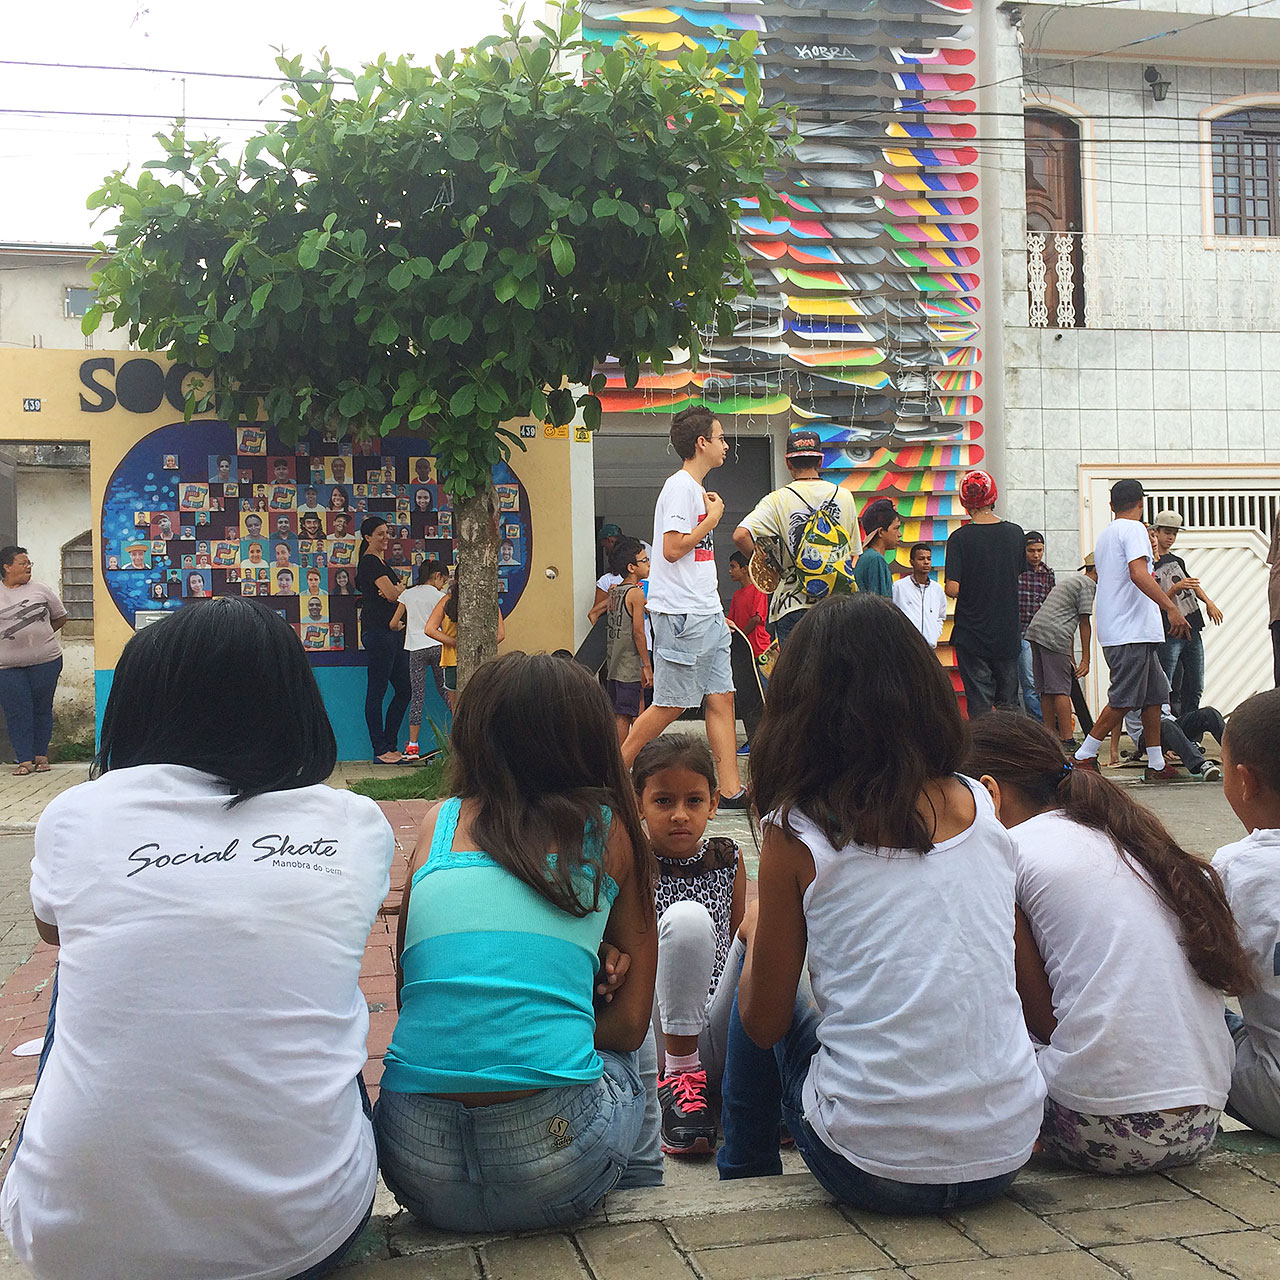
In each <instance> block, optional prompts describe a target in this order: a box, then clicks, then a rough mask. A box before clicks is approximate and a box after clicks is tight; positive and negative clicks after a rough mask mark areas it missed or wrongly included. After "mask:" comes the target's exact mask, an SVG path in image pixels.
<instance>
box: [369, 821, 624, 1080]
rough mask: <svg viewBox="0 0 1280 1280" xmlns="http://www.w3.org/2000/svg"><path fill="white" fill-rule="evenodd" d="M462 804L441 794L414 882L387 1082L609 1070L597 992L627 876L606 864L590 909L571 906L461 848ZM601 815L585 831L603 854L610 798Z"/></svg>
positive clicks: (582, 1076)
mask: <svg viewBox="0 0 1280 1280" xmlns="http://www.w3.org/2000/svg"><path fill="white" fill-rule="evenodd" d="M461 807H462V802H461V801H460V800H459V799H457V798H456V797H455V798H453V799H450V800H446V801H445V802H444V804H443V805H441V807H440V812H439V815H438V816H437V818H436V828H435V834H434V835H433V837H432V840H431V849H430V851H429V852H428V854H427V861H426V862H425V863H424V864H423V865H422V866H421V867H419V868H418V870H417V871H416V872H415V873H414V876H413V881H412V883H411V885H410V889H409V908H408V917H407V919H406V921H405V938H404V952H403V954H402V956H401V959H400V964H401V969H402V971H403V975H404V983H403V987H402V989H401V1011H400V1018H399V1021H398V1022H397V1023H396V1029H395V1033H394V1035H392V1037H391V1045H390V1047H389V1048H388V1049H387V1053H386V1058H385V1061H384V1070H383V1074H382V1088H384V1089H393V1090H395V1091H396V1092H398V1093H496V1092H499V1091H502V1090H507V1089H550V1088H558V1087H560V1086H562V1085H567V1084H581V1083H584V1082H587V1081H591V1080H597V1079H599V1077H600V1076H601V1074H602V1073H603V1070H604V1068H603V1064H602V1063H601V1061H600V1055H599V1054H598V1053H597V1052H596V1048H595V1032H596V1019H595V1011H594V1008H593V1005H592V995H593V992H594V989H595V980H596V971H597V969H598V968H599V954H598V953H599V949H600V940H601V938H602V937H603V935H604V926H605V921H606V920H607V919H608V916H609V909H610V908H611V907H612V906H613V902H614V899H615V898H616V897H617V896H618V886H617V884H616V883H615V882H614V880H613V878H612V877H611V876H609V875H605V876H604V881H603V883H602V884H601V887H600V905H599V907H598V908H597V910H595V911H592V912H590V913H589V914H588V915H586V916H581V917H579V916H572V915H570V914H569V913H568V912H566V911H561V910H560V909H559V908H558V907H556V906H554V905H553V904H552V903H550V902H548V901H547V899H546V898H544V897H542V895H541V894H539V893H537V892H536V891H535V890H534V889H531V888H530V887H529V886H528V885H527V884H525V883H524V881H523V880H520V879H519V878H517V877H516V876H514V875H512V874H511V872H509V871H507V870H506V869H505V868H503V867H501V866H500V865H499V864H498V863H497V862H495V861H494V859H493V858H491V857H490V856H489V855H488V854H487V853H483V852H481V851H479V850H468V851H465V852H464V851H461V850H456V851H455V850H454V849H453V848H452V845H453V837H454V832H455V830H456V828H457V825H458V813H459V810H460V809H461ZM602 818H603V822H602V824H601V826H600V827H598V828H597V827H595V826H594V825H593V827H592V828H591V830H590V831H589V832H588V837H587V838H588V850H591V848H592V846H593V845H594V846H596V848H597V849H598V851H599V858H600V860H601V861H603V856H604V840H605V838H606V837H607V833H608V830H609V823H610V821H611V820H612V815H611V814H610V812H609V810H608V809H605V810H604V811H603V814H602ZM601 874H604V873H603V872H602V873H601ZM589 892H590V887H589V886H587V887H586V888H585V889H584V893H589Z"/></svg>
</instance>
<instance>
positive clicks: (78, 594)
mask: <svg viewBox="0 0 1280 1280" xmlns="http://www.w3.org/2000/svg"><path fill="white" fill-rule="evenodd" d="M59 595H61V597H62V603H63V604H65V605H66V606H67V617H68V618H69V619H72V620H77V621H90V620H92V618H93V540H92V538H91V537H90V534H89V530H88V529H86V530H85V531H84V532H83V533H82V534H81V535H80V536H79V537H78V538H73V539H72V540H71V541H70V542H68V543H66V544H65V545H64V546H63V548H62V590H61V591H60V592H59Z"/></svg>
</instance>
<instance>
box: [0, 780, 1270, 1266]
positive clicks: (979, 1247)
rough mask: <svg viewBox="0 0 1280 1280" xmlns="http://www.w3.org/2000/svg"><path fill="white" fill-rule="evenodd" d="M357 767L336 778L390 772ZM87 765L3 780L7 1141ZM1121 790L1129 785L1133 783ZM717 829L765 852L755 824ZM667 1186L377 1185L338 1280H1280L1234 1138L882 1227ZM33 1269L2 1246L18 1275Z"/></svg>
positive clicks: (1198, 840)
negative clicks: (46, 886)
mask: <svg viewBox="0 0 1280 1280" xmlns="http://www.w3.org/2000/svg"><path fill="white" fill-rule="evenodd" d="M377 768H378V767H377V766H371V765H365V764H363V763H360V764H357V765H353V766H351V767H349V768H347V767H343V768H342V769H340V770H339V773H338V774H337V775H335V777H334V779H333V780H332V781H333V782H334V783H335V785H345V783H346V781H348V780H349V777H355V776H364V775H366V774H370V773H374V772H376V771H377ZM86 772H87V770H86V767H85V766H84V765H64V766H55V767H54V770H53V771H52V772H51V773H50V774H45V775H33V777H31V778H15V779H10V778H9V777H8V775H7V774H0V824H3V823H7V824H10V827H9V829H10V830H11V831H12V830H13V829H14V828H15V827H16V828H17V831H18V832H19V834H10V835H2V834H0V978H3V977H4V976H5V975H8V977H7V980H6V981H4V982H3V986H0V1138H3V1139H4V1141H3V1143H2V1144H0V1149H5V1148H7V1146H8V1145H9V1142H10V1141H11V1140H12V1135H13V1132H14V1131H15V1130H16V1126H17V1124H18V1122H19V1120H20V1119H21V1116H22V1115H23V1114H25V1111H26V1106H27V1103H28V1101H29V1099H30V1096H31V1090H32V1085H33V1084H34V1080H35V1065H36V1060H35V1058H30V1057H28V1058H15V1057H13V1056H12V1053H11V1051H12V1049H13V1047H14V1046H16V1045H17V1044H20V1043H22V1042H23V1041H26V1040H30V1039H33V1038H35V1037H38V1036H39V1035H41V1034H42V1032H43V1030H44V1024H45V1019H46V1016H47V1009H48V987H49V981H50V979H51V977H52V973H53V966H54V961H55V956H56V953H55V951H54V949H53V948H50V947H46V946H44V945H43V944H41V943H39V942H38V940H37V938H36V934H35V929H34V926H33V925H32V924H31V916H30V905H29V900H28V898H27V896H26V889H27V876H28V872H27V864H28V862H29V861H30V857H31V836H30V830H31V827H32V826H33V825H34V822H35V820H36V818H37V817H38V816H39V812H40V810H41V809H42V808H43V806H44V804H46V803H47V802H48V800H49V799H50V798H51V797H52V795H54V794H57V792H58V791H59V790H62V789H64V788H65V787H66V786H70V785H74V783H76V782H79V781H82V780H83V779H84V778H85V776H86ZM1121 780H1123V781H1128V780H1129V779H1128V778H1124V777H1122V779H1121ZM1141 795H1142V799H1143V800H1144V801H1146V802H1147V803H1149V804H1151V805H1152V807H1153V808H1155V809H1156V810H1157V812H1159V813H1160V814H1161V816H1162V817H1163V818H1164V819H1165V821H1166V822H1167V823H1168V824H1169V826H1170V827H1171V828H1172V829H1173V831H1174V833H1175V834H1176V835H1177V836H1178V838H1179V839H1181V840H1182V841H1183V842H1184V843H1185V844H1186V845H1187V846H1188V847H1190V848H1193V849H1195V850H1196V851H1197V852H1200V853H1210V852H1212V851H1213V849H1214V848H1216V847H1217V846H1218V845H1219V844H1221V843H1224V842H1226V841H1228V840H1234V839H1236V838H1238V835H1237V833H1238V827H1237V826H1236V824H1235V820H1234V818H1233V817H1232V816H1231V814H1230V810H1229V809H1228V808H1227V806H1226V804H1225V801H1224V800H1223V797H1222V792H1221V788H1219V787H1210V786H1201V785H1187V786H1181V787H1168V788H1160V789H1159V790H1157V789H1156V788H1155V787H1143V788H1142V792H1141ZM425 807H426V805H425V803H424V802H420V801H417V802H408V801H406V802H396V803H388V804H384V805H383V810H384V812H385V813H386V815H387V818H388V820H389V821H390V822H391V825H392V827H393V828H394V830H395V834H396V841H397V848H398V852H397V858H396V864H395V870H394V872H393V875H392V888H391V893H390V894H389V895H388V898H387V901H386V903H385V904H384V906H383V909H382V912H381V913H380V915H379V919H378V922H377V925H376V926H375V929H374V931H373V934H372V935H371V937H370V939H369V945H368V947H367V949H366V953H365V960H364V965H363V966H362V969H361V987H362V989H363V990H364V994H365V997H366V999H367V1000H368V1003H369V1010H370V1018H369V1020H370V1031H369V1042H368V1048H369V1054H370V1060H369V1064H368V1066H367V1068H366V1071H365V1079H366V1081H367V1083H368V1084H369V1086H370V1092H371V1093H372V1094H373V1096H375V1097H376V1095H377V1084H378V1080H379V1078H380V1077H381V1073H382V1055H383V1054H384V1053H385V1051H386V1045H387V1043H388V1042H389V1040H390V1036H391V1030H392V1027H393V1025H394V1021H395V987H394V977H393V970H392V958H391V957H392V946H393V941H394V929H395V925H396V917H397V913H398V908H399V901H400V893H401V891H402V889H403V883H404V876H405V873H406V871H407V866H408V855H409V853H410V852H411V850H412V848H413V843H414V840H415V837H416V833H417V827H418V824H419V822H420V821H421V816H422V812H423V810H424V809H425ZM715 829H716V831H717V832H720V833H723V834H726V835H733V836H734V837H735V838H736V839H738V840H739V842H740V843H741V844H742V845H743V848H744V851H745V852H746V854H747V860H748V865H749V866H750V867H751V868H752V869H753V870H754V866H755V862H756V854H755V845H754V842H753V840H752V838H751V833H750V824H749V823H748V821H747V819H746V818H745V816H744V815H742V814H737V813H735V814H728V813H726V814H724V815H722V816H721V817H720V818H717V819H716V827H715ZM672 1164H673V1166H674V1167H671V1166H669V1167H668V1172H667V1185H666V1186H665V1187H662V1188H654V1189H648V1190H643V1191H627V1192H618V1193H615V1194H613V1195H610V1196H608V1197H606V1199H605V1202H604V1204H603V1205H602V1206H601V1208H600V1209H598V1210H597V1211H596V1212H595V1214H593V1215H592V1217H591V1218H589V1219H588V1220H586V1221H585V1222H583V1223H581V1224H580V1225H579V1226H578V1227H577V1228H576V1229H575V1230H573V1231H566V1232H560V1231H547V1232H541V1233H528V1234H518V1235H512V1234H495V1235H479V1236H460V1235H454V1234H450V1233H445V1232H437V1231H431V1230H427V1229H425V1228H423V1227H420V1226H418V1225H417V1224H416V1223H414V1222H413V1221H412V1219H410V1218H409V1217H408V1215H407V1214H405V1213H403V1212H400V1211H399V1210H398V1206H397V1205H396V1204H395V1201H394V1200H393V1199H392V1197H391V1196H390V1194H389V1193H388V1192H387V1191H386V1190H385V1188H383V1187H381V1186H380V1187H379V1193H378V1200H377V1202H376V1204H375V1209H374V1217H373V1219H372V1221H371V1222H370V1224H369V1227H368V1229H367V1230H366V1231H365V1233H364V1234H363V1235H362V1237H361V1238H360V1240H359V1241H358V1242H357V1245H356V1247H355V1248H354V1249H353V1251H352V1254H351V1255H350V1257H349V1259H348V1261H347V1263H346V1265H344V1266H343V1267H342V1268H340V1269H339V1271H338V1272H337V1273H336V1275H337V1276H338V1277H339V1278H340V1280H417V1278H419V1277H421V1278H424V1280H693V1278H697V1280H800V1278H801V1277H809V1276H823V1277H827V1276H830V1277H844V1278H845V1280H849V1278H851V1277H883V1278H884V1280H889V1278H890V1277H906V1278H908V1280H1106V1278H1108V1277H1109V1278H1111V1280H1114V1277H1116V1276H1122V1277H1126V1278H1127V1280H1221V1277H1223V1276H1227V1277H1234V1278H1235V1280H1274V1278H1277V1277H1280V1142H1274V1141H1272V1140H1270V1139H1265V1138H1261V1137H1259V1136H1258V1135H1254V1134H1251V1133H1249V1132H1248V1131H1244V1132H1232V1133H1226V1134H1224V1135H1223V1136H1222V1138H1221V1139H1220V1143H1219V1148H1218V1149H1216V1150H1215V1152H1214V1153H1213V1154H1212V1155H1211V1156H1210V1157H1209V1158H1208V1159H1207V1160H1206V1161H1205V1162H1203V1163H1202V1164H1201V1165H1200V1166H1198V1167H1197V1168H1195V1169H1191V1170H1185V1171H1174V1172H1171V1173H1170V1174H1168V1175H1167V1176H1166V1175H1159V1174H1149V1175H1146V1176H1143V1177H1139V1178H1099V1177H1091V1176H1088V1175H1084V1174H1078V1173H1074V1172H1071V1171H1067V1170H1064V1169H1061V1168H1059V1167H1056V1166H1053V1165H1050V1164H1048V1163H1040V1162H1033V1163H1032V1165H1031V1166H1029V1167H1028V1168H1027V1169H1026V1170H1025V1171H1024V1172H1023V1173H1022V1174H1021V1175H1020V1176H1019V1178H1018V1181H1017V1182H1016V1183H1014V1185H1013V1187H1012V1188H1011V1190H1010V1192H1009V1193H1008V1195H1006V1196H1005V1197H1003V1198H1002V1199H1000V1200H998V1201H996V1202H995V1203H993V1204H990V1205H987V1206H984V1207H982V1208H979V1209H973V1210H964V1211H963V1212H959V1213H956V1214H953V1215H950V1216H948V1217H944V1218H923V1219H921V1218H900V1217H884V1216H881V1215H878V1214H864V1213H858V1212H855V1211H852V1210H848V1209H844V1208H841V1207H839V1206H836V1205H834V1204H832V1203H831V1202H830V1200H829V1198H828V1197H827V1196H826V1194H825V1193H824V1192H823V1191H822V1189H821V1188H820V1187H819V1186H818V1184H817V1183H816V1182H815V1181H814V1179H813V1178H812V1177H811V1176H810V1175H809V1174H808V1173H807V1172H805V1171H804V1168H803V1163H802V1162H801V1161H800V1160H799V1158H798V1156H796V1155H795V1153H794V1152H789V1153H786V1154H785V1155H784V1169H785V1171H786V1172H785V1173H784V1175H783V1176H782V1177H779V1178H760V1179H750V1180H745V1181H742V1182H734V1183H720V1182H718V1181H717V1180H716V1175H715V1167H714V1163H713V1162H711V1161H709V1160H702V1161H687V1162H672ZM26 1276H27V1272H26V1271H25V1269H24V1268H22V1267H21V1266H20V1265H19V1264H18V1263H17V1262H15V1261H13V1259H12V1257H11V1256H10V1254H9V1252H8V1249H7V1247H6V1246H5V1244H4V1241H3V1240H2V1239H0V1280H21V1278H22V1277H26Z"/></svg>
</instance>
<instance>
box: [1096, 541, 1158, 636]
mask: <svg viewBox="0 0 1280 1280" xmlns="http://www.w3.org/2000/svg"><path fill="white" fill-rule="evenodd" d="M1093 559H1094V564H1095V565H1096V566H1097V570H1098V596H1097V604H1096V606H1095V612H1096V613H1097V616H1098V621H1097V630H1098V643H1099V644H1100V645H1101V646H1102V647H1103V648H1104V649H1108V648H1111V647H1112V646H1113V645H1119V644H1160V643H1161V642H1162V641H1163V640H1164V624H1163V623H1162V621H1161V614H1160V606H1159V605H1158V604H1156V602H1155V601H1154V600H1152V599H1151V597H1150V596H1149V595H1147V594H1146V593H1145V592H1142V591H1139V590H1138V588H1137V587H1136V586H1134V583H1133V579H1132V578H1130V577H1129V566H1130V564H1132V563H1133V561H1135V560H1146V562H1147V569H1148V571H1149V570H1150V569H1151V563H1152V562H1151V539H1150V537H1149V536H1148V535H1147V526H1146V525H1144V524H1143V523H1142V521H1141V520H1113V521H1112V522H1111V523H1110V524H1109V525H1107V527H1106V528H1105V529H1103V531H1102V533H1101V535H1100V536H1099V538H1098V543H1097V545H1096V546H1095V547H1094V549H1093Z"/></svg>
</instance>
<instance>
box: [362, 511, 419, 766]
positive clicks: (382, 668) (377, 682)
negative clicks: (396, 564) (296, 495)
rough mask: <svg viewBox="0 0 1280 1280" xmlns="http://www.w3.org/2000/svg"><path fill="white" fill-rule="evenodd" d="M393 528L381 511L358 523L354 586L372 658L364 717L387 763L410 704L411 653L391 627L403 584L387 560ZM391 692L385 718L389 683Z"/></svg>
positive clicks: (396, 756)
mask: <svg viewBox="0 0 1280 1280" xmlns="http://www.w3.org/2000/svg"><path fill="white" fill-rule="evenodd" d="M390 541H391V530H390V529H389V528H388V527H387V522H386V521H385V520H384V519H383V518H382V517H381V516H369V517H368V518H367V519H365V520H364V522H363V523H362V524H361V525H360V563H359V565H358V566H357V567H356V589H357V591H359V593H360V631H361V634H362V635H363V636H364V648H365V653H366V654H367V655H368V663H369V685H368V689H367V690H366V692H365V696H364V718H365V723H366V724H367V725H368V726H369V740H370V741H371V742H372V743H373V757H374V759H375V760H379V761H381V762H382V763H383V764H397V763H399V761H400V760H401V759H402V755H401V752H400V750H399V742H400V724H401V722H402V721H403V720H404V713H405V712H406V711H407V710H408V708H409V692H410V687H409V655H408V654H407V653H405V649H404V632H403V631H392V630H391V617H392V615H393V614H394V613H395V611H396V603H397V601H399V599H400V593H401V592H402V591H403V590H404V586H403V585H402V584H401V582H400V575H399V574H398V573H397V572H396V571H395V570H394V569H392V568H390V567H389V566H388V565H387V563H386V560H385V558H384V557H385V556H386V552H387V544H388V543H389V542H390ZM388 684H390V685H391V688H392V691H393V694H392V698H391V705H390V706H389V707H387V710H386V716H385V718H384V716H383V712H382V703H383V699H384V698H385V697H386V693H387V685H388Z"/></svg>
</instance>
